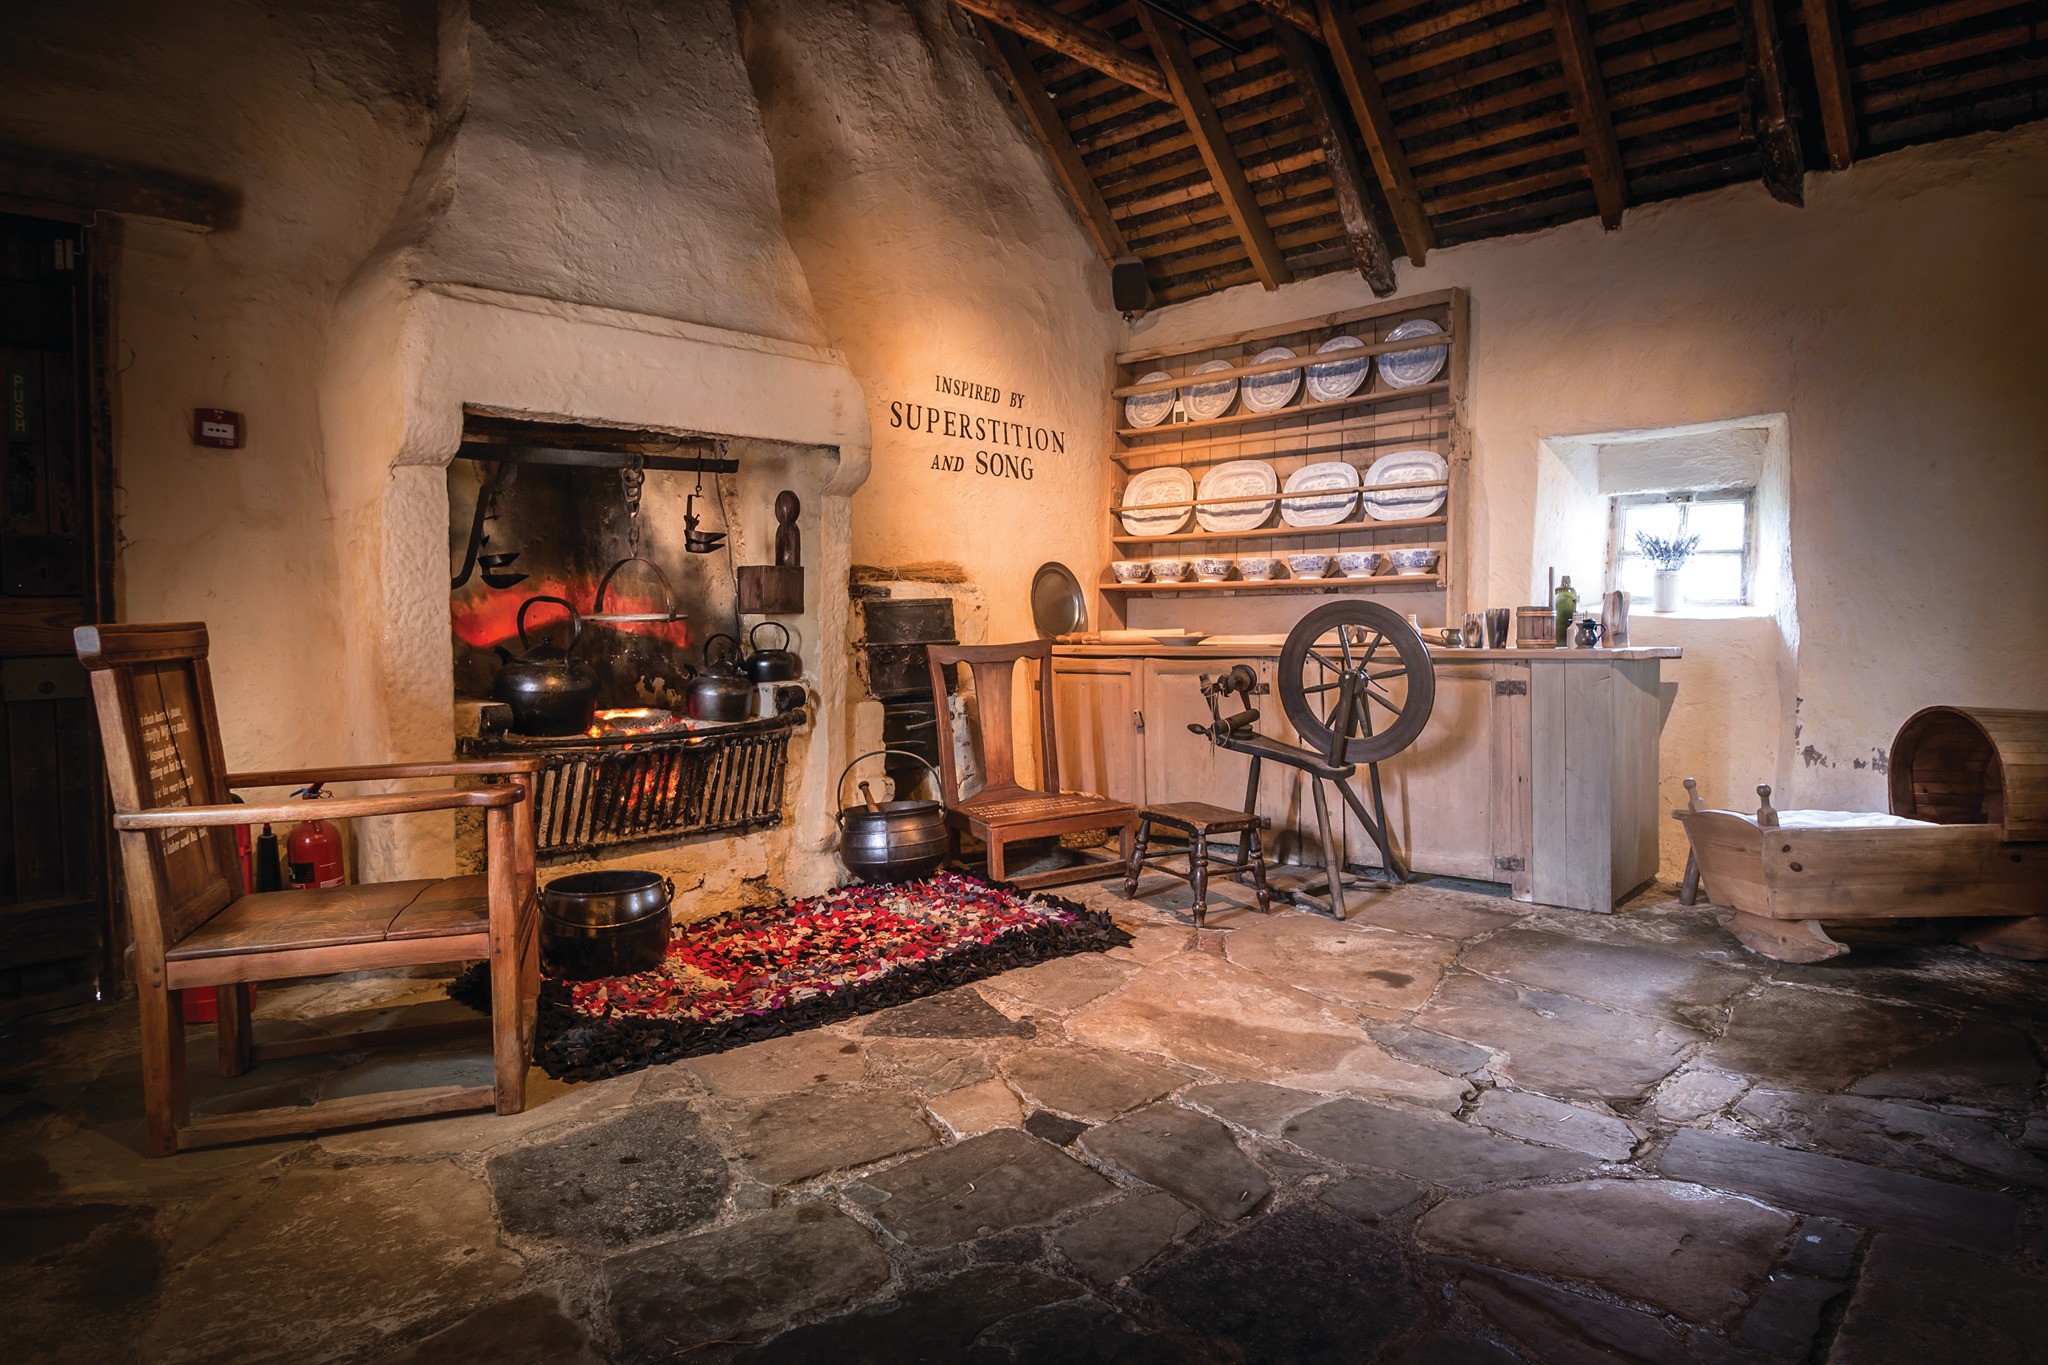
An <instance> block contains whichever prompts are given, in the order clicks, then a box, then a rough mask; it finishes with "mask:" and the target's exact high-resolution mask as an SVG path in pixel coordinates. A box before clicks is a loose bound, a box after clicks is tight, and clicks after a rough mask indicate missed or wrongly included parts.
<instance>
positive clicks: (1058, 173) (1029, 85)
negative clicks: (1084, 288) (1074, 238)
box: [982, 24, 1131, 264]
mask: <svg viewBox="0 0 2048 1365" xmlns="http://www.w3.org/2000/svg"><path fill="white" fill-rule="evenodd" d="M982 36H983V37H984V38H985V39H987V40H988V49H989V51H990V52H991V53H992V54H994V56H995V61H996V67H997V69H998V70H1000V71H1001V72H1002V73H1003V79H1004V80H1006V81H1008V82H1009V83H1010V93H1011V94H1013V95H1015V96H1016V97H1017V105H1018V107H1019V108H1021V109H1022V110H1023V111H1024V121H1025V122H1026V123H1028V124H1030V125H1031V131H1032V132H1033V133H1034V134H1035V135H1036V136H1037V138H1038V145H1039V146H1041V147H1043V148H1045V155H1046V158H1047V159H1048V160H1050V161H1051V162H1052V170H1053V175H1054V176H1055V177H1056V178H1057V179H1058V180H1059V182H1060V187H1061V188H1062V189H1064V190H1066V192H1067V198H1068V200H1069V201H1070V202H1071V203H1072V204H1073V206H1074V212H1075V213H1077V214H1079V215H1080V218H1081V226H1082V227H1084V228H1086V229H1087V230H1088V236H1089V237H1090V238H1091V239H1093V241H1094V242H1095V249H1096V250H1097V251H1099V252H1101V253H1102V259H1103V260H1104V261H1107V262H1110V263H1112V264H1114V263H1115V262H1116V261H1117V260H1118V259H1119V258H1120V257H1123V256H1128V255H1130V254H1131V253H1130V248H1129V247H1128V246H1126V245H1125V244H1124V234H1123V232H1122V231H1121V230H1120V229H1119V228H1118V227H1117V225H1116V218H1115V217H1114V216H1113V215H1112V214H1111V213H1110V211H1109V204H1108V203H1107V202H1106V201H1105V200H1104V199H1103V197H1102V191H1101V190H1099V189H1097V188H1096V187H1095V178H1094V177H1093V176H1091V175H1090V174H1089V173H1088V166H1087V163H1086V162H1084V161H1082V160H1081V151H1080V149H1079V148H1078V147H1076V146H1074V139H1073V138H1071V137H1069V136H1068V135H1067V125H1066V124H1065V123H1064V122H1063V121H1061V119H1060V115H1059V111H1058V110H1057V109H1055V108H1053V105H1052V99H1051V98H1050V97H1049V96H1048V95H1047V94H1046V93H1045V86H1044V84H1043V83H1042V82H1041V81H1040V80H1039V78H1038V70H1037V68H1036V67H1034V66H1033V65H1032V64H1031V57H1030V54H1028V53H1027V52H1025V50H1024V43H1023V40H1022V39H1020V38H1018V37H1017V35H1016V34H1014V33H1012V32H1010V31H1009V30H1008V29H1006V28H999V27H997V26H996V25H994V24H984V25H982Z"/></svg>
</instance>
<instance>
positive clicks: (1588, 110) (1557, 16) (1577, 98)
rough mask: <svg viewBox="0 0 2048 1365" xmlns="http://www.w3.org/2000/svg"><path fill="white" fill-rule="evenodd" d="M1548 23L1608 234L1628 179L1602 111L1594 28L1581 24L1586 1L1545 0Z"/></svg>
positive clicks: (1603, 90)
mask: <svg viewBox="0 0 2048 1365" xmlns="http://www.w3.org/2000/svg"><path fill="white" fill-rule="evenodd" d="M1550 24H1551V27H1552V28H1553V29H1554V30H1555V31H1556V33H1557V55H1558V60H1559V61H1560V62H1561V63H1562V64H1563V66H1564V80H1565V88H1566V89H1567V90H1568V91H1569V92H1570V94H1571V102H1572V117H1573V118H1575V119H1576V120H1577V121H1578V125H1579V147H1580V149H1581V150H1582V151H1583V152H1584V153H1585V156H1586V176H1587V178H1588V179H1590V180H1591V181H1592V182H1593V202H1594V203H1596V204H1598V205H1599V206H1600V221H1601V223H1602V224H1604V225H1605V226H1606V227H1607V229H1608V230H1609V231H1610V232H1611V231H1613V230H1614V229H1615V228H1618V227H1620V226H1621V211H1622V210H1623V209H1624V208H1626V207H1628V177H1627V176H1626V175H1625V174H1624V173H1623V172H1622V167H1621V144H1620V143H1619V142H1618V141H1616V140H1615V136H1614V115H1613V113H1612V112H1611V111H1610V110H1609V109H1608V107H1607V84H1606V82H1605V81H1604V80H1602V79H1601V76H1600V59H1599V57H1598V56H1597V55H1596V54H1595V52H1594V50H1593V30H1592V27H1591V26H1590V25H1589V24H1588V23H1587V22H1586V0H1550Z"/></svg>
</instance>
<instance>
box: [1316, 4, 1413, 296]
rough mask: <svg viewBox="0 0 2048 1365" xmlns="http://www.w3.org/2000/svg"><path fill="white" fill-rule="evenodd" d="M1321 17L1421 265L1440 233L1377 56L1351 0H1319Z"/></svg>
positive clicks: (1407, 245)
mask: <svg viewBox="0 0 2048 1365" xmlns="http://www.w3.org/2000/svg"><path fill="white" fill-rule="evenodd" d="M1316 18H1317V20H1318V21H1319V22H1320V23H1321V25H1322V29H1323V40H1324V41H1325V42H1326V43H1327V44H1328V45H1329V48H1330V59H1331V61H1332V62H1333V63H1335V65H1336V67H1337V76H1338V79H1339V80H1341V81H1343V83H1344V93H1345V95H1346V96H1347V97H1348V98H1349V99H1350V101H1351V112H1352V114H1353V115H1354V116H1355V117H1356V118H1357V119H1358V130H1359V132H1360V133H1362V134H1363V135H1364V137H1365V149H1366V150H1367V151H1368V152H1370V153H1372V164H1373V168H1374V169H1375V170H1377V171H1378V172H1379V176H1380V188H1381V189H1382V190H1384V191H1385V192H1386V196H1387V207H1388V208H1390V209H1392V210H1393V214H1394V227H1395V228H1396V230H1397V231H1399V233H1400V235H1401V245H1402V247H1403V248H1404V249H1405V250H1406V251H1407V253H1408V259H1409V261H1410V262H1411V263H1412V264H1415V265H1421V264H1422V260H1423V257H1424V256H1426V255H1427V254H1428V253H1429V250H1430V248H1431V247H1433V246H1435V245H1436V234H1435V232H1433V231H1432V230H1431V228H1430V226H1429V215H1428V213H1426V212H1425V211H1424V210H1423V207H1422V195H1421V194H1420V193H1419V192H1418V191H1417V190H1416V188H1415V177H1414V176H1413V175H1412V174H1411V173H1410V172H1409V170H1408V157H1407V154H1406V153H1405V152H1403V151H1402V150H1401V139H1400V137H1399V136H1398V135H1397V134H1396V133H1395V131H1394V117H1393V115H1392V114H1390V113H1388V112H1387V100H1386V96H1385V95H1384V94H1382V93H1381V92H1380V83H1379V78H1378V77H1376V76H1375V75H1374V74H1373V69H1372V57H1371V56H1370V54H1368V53H1367V52H1366V50H1365V35H1364V34H1362V33H1360V32H1359V31H1358V19H1357V16H1356V15H1354V14H1353V13H1352V12H1351V3H1350V0H1316Z"/></svg>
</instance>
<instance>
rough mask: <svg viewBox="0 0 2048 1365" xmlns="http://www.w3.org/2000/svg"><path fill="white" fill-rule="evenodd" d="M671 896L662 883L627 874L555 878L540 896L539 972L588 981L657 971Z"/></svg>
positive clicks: (653, 876) (668, 884) (654, 875)
mask: <svg viewBox="0 0 2048 1365" xmlns="http://www.w3.org/2000/svg"><path fill="white" fill-rule="evenodd" d="M675 893H676V887H675V883H674V882H672V881H670V880H669V879H668V878H667V877H664V876H662V875H661V874H660V873H658V872H641V871H638V870H635V869H633V868H608V869H606V870H604V871H602V872H575V873H571V874H570V875H569V876H566V877H557V878H555V879H554V880H553V881H551V882H549V883H548V884H547V885H546V886H543V887H542V888H541V891H540V963H541V970H542V971H544V972H546V973H547V974H548V975H549V976H556V977H564V978H566V979H568V980H570V981H588V980H590V979H591V978H592V977H599V976H630V975H632V974H633V973H634V972H646V971H652V970H653V969H654V968H656V967H659V966H660V965H661V962H662V959H663V958H664V957H665V956H667V954H668V935H669V924H670V918H671V907H672V905H673V902H674V901H675Z"/></svg>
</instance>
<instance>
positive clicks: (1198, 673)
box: [1144, 659, 1284, 810]
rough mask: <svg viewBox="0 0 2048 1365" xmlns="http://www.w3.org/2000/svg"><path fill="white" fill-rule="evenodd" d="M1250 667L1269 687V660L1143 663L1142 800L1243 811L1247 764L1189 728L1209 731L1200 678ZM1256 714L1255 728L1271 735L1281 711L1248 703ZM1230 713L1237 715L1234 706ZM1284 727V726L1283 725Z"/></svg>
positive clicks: (1257, 700)
mask: <svg viewBox="0 0 2048 1365" xmlns="http://www.w3.org/2000/svg"><path fill="white" fill-rule="evenodd" d="M1240 662H1241V663H1248V664H1250V665H1251V666H1252V668H1253V670H1254V671H1255V672H1257V673H1258V675H1259V681H1260V682H1261V683H1264V684H1265V685H1266V686H1267V687H1269V688H1270V687H1271V686H1272V683H1273V661H1272V660H1271V659H1244V660H1238V659H1190V660H1188V661H1187V662H1186V663H1182V662H1180V661H1178V660H1172V659H1148V660H1147V661H1146V662H1145V675H1144V676H1145V745H1144V747H1145V777H1146V783H1145V799H1146V800H1147V801H1148V802H1151V803H1152V804H1154V805H1164V804H1166V803H1168V802H1173V801H1207V802H1208V803H1209V804H1211V805H1215V806H1223V807H1225V808H1227V809H1230V810H1242V809H1243V808H1244V793H1245V785H1246V782H1247V780H1248V779H1249V778H1250V776H1251V759H1249V758H1247V757H1246V756H1245V755H1243V754H1237V753H1232V752H1230V751H1229V750H1227V749H1219V748H1217V747H1216V746H1215V745H1214V744H1212V743H1210V742H1209V738H1208V736H1207V735H1198V734H1195V733H1193V732H1192V731H1190V730H1189V729H1188V726H1190V725H1200V726H1203V727H1205V728H1206V727H1207V726H1208V725H1209V723H1210V716H1209V703H1208V700H1207V699H1206V698H1204V697H1203V696H1202V678H1203V676H1204V675H1207V676H1209V677H1212V678H1213V677H1217V676H1219V675H1221V674H1223V673H1227V672H1229V671H1230V667H1231V665H1232V664H1235V663H1240ZM1252 705H1253V707H1254V708H1255V709H1256V710H1257V711H1258V712H1259V726H1258V728H1259V729H1260V730H1261V731H1262V732H1264V733H1266V734H1273V733H1275V728H1274V726H1273V724H1272V722H1273V720H1274V719H1276V718H1278V717H1279V714H1280V708H1279V707H1278V706H1277V705H1276V704H1275V699H1274V698H1273V697H1271V696H1270V695H1269V696H1255V697H1253V698H1252ZM1230 709H1232V710H1235V709H1236V707H1235V706H1234V705H1233V706H1232V707H1231V708H1230ZM1283 723H1284V722H1283Z"/></svg>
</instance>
